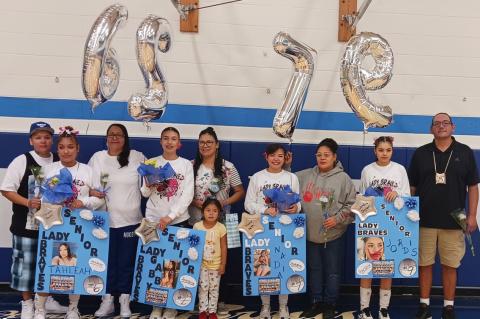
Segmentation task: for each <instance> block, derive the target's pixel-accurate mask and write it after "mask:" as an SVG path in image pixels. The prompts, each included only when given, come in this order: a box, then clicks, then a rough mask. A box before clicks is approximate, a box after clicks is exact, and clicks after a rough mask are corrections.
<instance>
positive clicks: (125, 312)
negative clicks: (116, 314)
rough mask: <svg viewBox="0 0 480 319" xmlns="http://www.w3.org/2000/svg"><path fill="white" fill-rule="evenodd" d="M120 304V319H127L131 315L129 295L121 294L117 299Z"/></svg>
mask: <svg viewBox="0 0 480 319" xmlns="http://www.w3.org/2000/svg"><path fill="white" fill-rule="evenodd" d="M119 302H120V317H122V318H129V317H130V316H131V315H132V312H131V311H130V295H129V294H121V295H120V298H119Z"/></svg>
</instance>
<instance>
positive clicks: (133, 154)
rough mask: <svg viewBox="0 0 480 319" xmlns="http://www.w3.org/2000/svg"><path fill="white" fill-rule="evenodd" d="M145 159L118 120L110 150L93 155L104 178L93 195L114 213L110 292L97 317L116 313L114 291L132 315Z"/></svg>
mask: <svg viewBox="0 0 480 319" xmlns="http://www.w3.org/2000/svg"><path fill="white" fill-rule="evenodd" d="M144 161H145V156H144V155H143V154H142V153H141V152H138V151H135V150H132V149H130V141H129V138H128V131H127V129H126V127H125V126H124V125H122V124H118V123H114V124H112V125H110V126H109V127H108V129H107V149H106V150H103V151H99V152H96V153H95V154H93V156H92V158H91V159H90V161H89V162H88V165H90V167H91V168H92V169H93V171H94V173H95V176H99V177H100V181H99V182H100V188H98V189H91V190H90V194H91V195H93V196H96V197H98V198H104V199H105V206H104V207H103V208H104V210H106V211H108V212H109V216H110V243H109V251H108V278H107V287H106V292H107V294H106V295H105V296H103V297H102V304H101V305H100V308H99V309H98V310H97V311H96V312H95V316H96V317H106V316H109V315H111V314H113V312H114V311H115V308H114V304H113V302H114V296H113V295H112V294H117V295H119V303H120V316H121V317H130V315H131V311H130V291H131V288H132V274H133V268H134V266H135V255H136V252H137V241H138V237H137V236H135V233H134V231H135V229H136V228H137V227H138V224H139V223H140V221H141V220H142V212H141V209H140V204H141V198H142V195H141V193H140V187H141V184H142V180H141V177H140V176H139V175H138V173H137V168H138V166H139V165H140V163H143V162H144Z"/></svg>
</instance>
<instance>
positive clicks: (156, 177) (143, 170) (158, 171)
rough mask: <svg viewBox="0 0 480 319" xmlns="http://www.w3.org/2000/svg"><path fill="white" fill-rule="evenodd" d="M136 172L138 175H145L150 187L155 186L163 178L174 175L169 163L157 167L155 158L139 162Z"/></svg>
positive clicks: (163, 179) (161, 181) (160, 182)
mask: <svg viewBox="0 0 480 319" xmlns="http://www.w3.org/2000/svg"><path fill="white" fill-rule="evenodd" d="M137 172H138V174H140V176H142V177H145V179H146V180H147V183H148V184H149V185H150V186H152V187H156V186H158V185H160V184H162V183H163V182H164V181H165V180H167V179H170V178H172V177H174V176H175V171H174V170H173V168H172V166H171V165H170V163H167V164H165V165H163V167H162V166H160V167H157V161H155V160H148V161H145V163H141V164H140V166H139V167H138V168H137Z"/></svg>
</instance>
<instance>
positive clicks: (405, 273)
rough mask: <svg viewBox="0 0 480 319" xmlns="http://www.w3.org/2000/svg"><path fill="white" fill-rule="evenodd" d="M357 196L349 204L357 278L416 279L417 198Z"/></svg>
mask: <svg viewBox="0 0 480 319" xmlns="http://www.w3.org/2000/svg"><path fill="white" fill-rule="evenodd" d="M359 197H363V196H357V202H356V203H355V204H354V205H353V206H352V211H354V212H355V213H356V214H357V216H356V217H355V218H356V221H355V256H356V258H355V276H356V278H418V233H419V222H418V221H419V217H418V206H419V202H418V197H397V199H395V201H394V202H387V201H385V199H384V197H363V199H362V200H363V203H362V200H359ZM369 202H371V204H370V203H369ZM369 206H370V207H371V208H367V207H369ZM355 207H358V208H359V209H357V211H355ZM367 211H368V212H367Z"/></svg>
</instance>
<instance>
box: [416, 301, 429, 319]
mask: <svg viewBox="0 0 480 319" xmlns="http://www.w3.org/2000/svg"><path fill="white" fill-rule="evenodd" d="M415 319H432V313H431V312H430V306H429V305H427V304H426V303H423V302H421V303H420V305H419V306H418V311H417V314H416V315H415Z"/></svg>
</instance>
